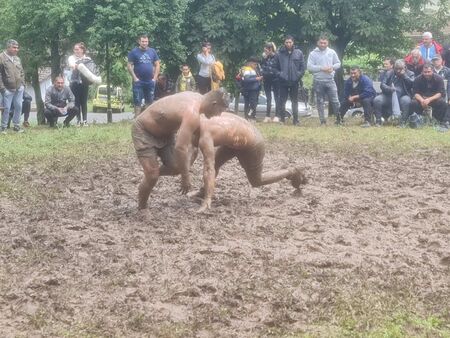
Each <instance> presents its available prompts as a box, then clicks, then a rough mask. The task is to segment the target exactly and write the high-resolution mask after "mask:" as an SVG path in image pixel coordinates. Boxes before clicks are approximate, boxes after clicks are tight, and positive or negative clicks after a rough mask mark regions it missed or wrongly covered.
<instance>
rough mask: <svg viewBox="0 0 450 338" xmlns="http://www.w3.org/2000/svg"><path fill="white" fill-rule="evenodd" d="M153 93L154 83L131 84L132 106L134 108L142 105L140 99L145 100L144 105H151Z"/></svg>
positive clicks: (139, 82)
mask: <svg viewBox="0 0 450 338" xmlns="http://www.w3.org/2000/svg"><path fill="white" fill-rule="evenodd" d="M154 93H155V82H154V81H153V80H151V81H140V80H139V81H136V82H133V104H134V106H135V107H140V106H141V105H142V99H144V100H145V105H149V104H152V102H153V95H154Z"/></svg>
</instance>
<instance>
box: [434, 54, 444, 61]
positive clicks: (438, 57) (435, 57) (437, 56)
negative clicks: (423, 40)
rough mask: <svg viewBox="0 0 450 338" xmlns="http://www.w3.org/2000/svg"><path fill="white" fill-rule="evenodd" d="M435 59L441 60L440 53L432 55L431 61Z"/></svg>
mask: <svg viewBox="0 0 450 338" xmlns="http://www.w3.org/2000/svg"><path fill="white" fill-rule="evenodd" d="M435 60H442V56H441V55H440V54H436V55H435V56H433V58H432V59H431V61H435Z"/></svg>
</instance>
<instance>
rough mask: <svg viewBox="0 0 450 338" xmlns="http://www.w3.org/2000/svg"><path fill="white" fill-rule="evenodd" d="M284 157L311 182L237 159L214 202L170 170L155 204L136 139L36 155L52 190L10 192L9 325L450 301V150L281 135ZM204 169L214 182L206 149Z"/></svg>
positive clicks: (235, 320)
mask: <svg viewBox="0 0 450 338" xmlns="http://www.w3.org/2000/svg"><path fill="white" fill-rule="evenodd" d="M280 163H283V164H285V165H289V164H292V163H298V164H300V165H302V166H304V167H305V169H306V175H307V177H308V179H309V182H308V184H307V185H305V186H304V188H303V189H302V192H296V191H294V190H293V188H292V187H291V186H290V184H289V182H288V181H286V180H285V181H282V182H279V183H276V184H273V185H269V186H266V187H262V188H254V189H252V188H251V187H250V185H249V184H248V183H247V180H246V177H245V174H244V172H243V170H242V169H241V168H240V167H239V166H238V163H237V161H232V162H230V163H229V164H227V165H226V166H225V167H224V168H223V170H222V171H221V173H220V176H219V178H218V181H217V189H216V197H215V198H214V200H213V208H214V209H213V210H212V211H211V212H207V213H205V214H197V213H196V212H195V210H196V209H197V208H198V206H199V204H198V203H197V202H196V201H195V200H193V199H190V198H188V197H186V196H182V195H180V194H179V178H171V177H166V178H162V179H161V180H160V181H159V182H158V185H157V187H156V189H155V191H154V192H153V194H152V195H151V198H150V206H149V210H150V213H151V215H152V218H151V219H148V218H145V217H143V216H142V215H141V214H139V213H138V212H137V210H136V192H137V186H138V183H139V182H140V179H141V175H142V171H141V168H140V167H139V164H138V162H137V160H136V158H135V156H134V154H132V153H130V155H129V156H126V157H124V158H123V159H116V160H112V161H108V162H95V161H94V162H92V163H86V164H83V165H82V166H81V168H80V169H76V170H75V171H74V172H69V173H67V174H57V175H51V174H50V173H49V172H51V170H50V171H49V170H47V171H46V172H44V171H39V170H36V169H33V168H28V169H26V170H24V172H23V174H22V176H23V180H24V181H25V182H27V184H28V185H29V189H30V191H32V192H33V194H34V196H36V194H37V196H38V198H36V197H34V198H33V199H31V198H27V197H26V196H25V197H24V198H23V200H22V201H11V200H6V199H3V200H0V202H1V203H0V332H2V334H1V336H2V337H15V336H19V337H20V336H26V337H32V336H36V337H39V336H46V337H51V336H55V337H61V336H66V337H78V336H94V337H97V336H98V337H103V336H105V337H111V336H115V337H123V336H129V337H177V336H178V337H256V336H271V335H274V336H278V335H282V334H286V333H289V332H310V333H313V334H314V333H315V334H317V335H318V336H328V334H327V333H326V331H324V330H325V329H324V328H325V327H326V328H328V329H330V328H331V329H332V328H333V327H342V325H346V323H345V322H344V323H343V321H345V320H347V319H346V318H349V317H350V318H354V319H355V321H356V322H358V321H359V320H360V319H361V318H362V319H365V321H364V325H371V321H372V320H375V315H376V314H378V313H379V314H380V315H383V314H387V315H389V313H396V312H399V311H400V312H401V311H403V310H404V311H413V312H414V313H418V314H423V315H426V314H432V313H440V314H441V313H443V311H446V310H448V299H450V291H449V285H450V279H449V276H450V245H449V243H450V208H449V197H450V175H449V173H450V163H449V161H448V159H447V158H440V156H439V154H431V155H429V156H425V155H420V156H416V157H409V158H406V157H405V158H402V157H397V158H395V159H391V160H382V159H377V158H374V157H370V156H364V155H357V154H355V155H352V156H349V155H345V156H344V155H336V154H331V153H325V154H317V153H308V152H307V151H306V150H298V149H295V147H291V146H289V145H283V146H282V145H280V144H276V143H275V144H272V145H270V146H269V147H268V150H267V154H266V161H265V169H275V168H277V167H278V166H279V165H280ZM193 174H194V177H195V184H196V186H197V187H198V186H199V184H200V178H201V167H200V161H197V163H196V164H195V165H194V168H193ZM30 201H31V203H32V204H31V205H27V203H30ZM446 300H447V301H446ZM365 314H367V316H368V317H367V318H365V317H364V316H365ZM447 320H448V318H447ZM347 324H348V323H347ZM357 325H358V324H356V326H357Z"/></svg>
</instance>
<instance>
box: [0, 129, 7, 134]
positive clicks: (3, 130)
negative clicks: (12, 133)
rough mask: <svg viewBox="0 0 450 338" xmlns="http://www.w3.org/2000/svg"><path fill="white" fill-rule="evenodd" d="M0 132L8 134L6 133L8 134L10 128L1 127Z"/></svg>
mask: <svg viewBox="0 0 450 338" xmlns="http://www.w3.org/2000/svg"><path fill="white" fill-rule="evenodd" d="M0 134H2V135H6V134H8V130H7V129H6V128H1V129H0Z"/></svg>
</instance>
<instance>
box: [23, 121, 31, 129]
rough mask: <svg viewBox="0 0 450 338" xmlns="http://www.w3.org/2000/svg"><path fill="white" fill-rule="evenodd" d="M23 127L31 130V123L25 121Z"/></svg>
mask: <svg viewBox="0 0 450 338" xmlns="http://www.w3.org/2000/svg"><path fill="white" fill-rule="evenodd" d="M22 126H23V127H24V128H29V127H30V122H28V121H23V124H22Z"/></svg>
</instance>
